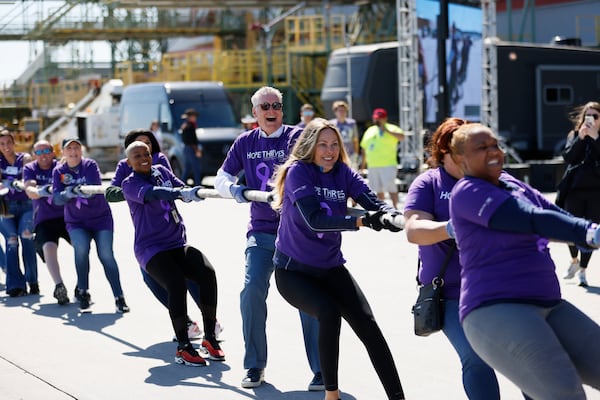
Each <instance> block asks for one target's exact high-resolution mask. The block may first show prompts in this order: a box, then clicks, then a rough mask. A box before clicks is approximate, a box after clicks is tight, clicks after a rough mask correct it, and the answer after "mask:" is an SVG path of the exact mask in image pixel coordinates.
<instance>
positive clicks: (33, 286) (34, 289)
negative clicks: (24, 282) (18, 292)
mask: <svg viewBox="0 0 600 400" xmlns="http://www.w3.org/2000/svg"><path fill="white" fill-rule="evenodd" d="M29 294H40V285H39V284H38V283H37V282H36V283H30V284H29Z"/></svg>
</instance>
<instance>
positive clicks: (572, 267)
mask: <svg viewBox="0 0 600 400" xmlns="http://www.w3.org/2000/svg"><path fill="white" fill-rule="evenodd" d="M580 269H581V267H580V266H579V261H578V262H574V263H571V265H569V269H567V272H566V273H565V274H564V275H563V279H571V278H573V277H574V276H575V274H576V273H577V271H579V270H580Z"/></svg>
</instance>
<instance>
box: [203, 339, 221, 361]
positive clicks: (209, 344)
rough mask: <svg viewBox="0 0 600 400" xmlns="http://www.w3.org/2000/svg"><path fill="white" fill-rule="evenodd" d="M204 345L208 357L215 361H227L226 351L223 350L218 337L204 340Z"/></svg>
mask: <svg viewBox="0 0 600 400" xmlns="http://www.w3.org/2000/svg"><path fill="white" fill-rule="evenodd" d="M202 347H204V349H205V350H206V352H207V353H208V358H209V359H211V360H214V361H225V353H224V352H223V350H221V346H219V342H217V340H216V339H212V340H210V341H209V340H207V339H204V340H202Z"/></svg>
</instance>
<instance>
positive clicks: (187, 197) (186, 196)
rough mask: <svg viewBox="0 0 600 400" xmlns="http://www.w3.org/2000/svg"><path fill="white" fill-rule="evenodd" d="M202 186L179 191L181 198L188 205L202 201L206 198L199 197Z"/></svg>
mask: <svg viewBox="0 0 600 400" xmlns="http://www.w3.org/2000/svg"><path fill="white" fill-rule="evenodd" d="M201 188H202V186H194V187H186V188H181V189H180V190H179V198H180V199H181V200H183V201H184V202H186V203H189V202H191V201H202V200H204V198H202V197H199V196H198V189H201Z"/></svg>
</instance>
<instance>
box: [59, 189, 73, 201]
mask: <svg viewBox="0 0 600 400" xmlns="http://www.w3.org/2000/svg"><path fill="white" fill-rule="evenodd" d="M60 195H61V196H62V197H64V198H65V199H69V200H71V199H74V198H76V197H77V193H75V186H65V189H64V190H63V191H62V192H60Z"/></svg>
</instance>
